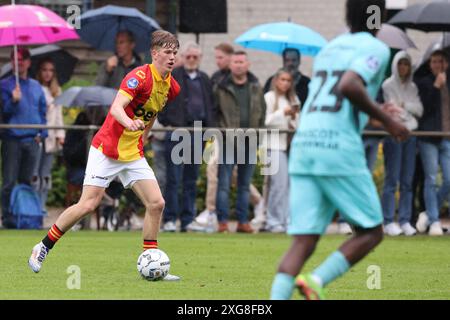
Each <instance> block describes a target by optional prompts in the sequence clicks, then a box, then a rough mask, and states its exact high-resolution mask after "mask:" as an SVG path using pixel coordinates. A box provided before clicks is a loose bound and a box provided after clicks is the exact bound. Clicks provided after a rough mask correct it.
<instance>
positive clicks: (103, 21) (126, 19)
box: [78, 5, 161, 52]
mask: <svg viewBox="0 0 450 320" xmlns="http://www.w3.org/2000/svg"><path fill="white" fill-rule="evenodd" d="M80 24H81V28H80V29H79V30H78V35H79V36H80V38H81V39H82V40H84V41H86V42H87V43H89V44H90V45H91V46H93V47H94V48H96V49H99V50H105V51H115V39H116V34H117V33H118V32H119V31H122V30H128V31H130V32H132V33H133V35H134V38H135V41H136V47H135V51H136V52H145V51H148V50H150V41H151V37H150V35H151V33H152V32H153V31H156V30H158V29H161V27H160V26H159V24H158V23H157V22H156V21H155V20H153V19H152V18H150V17H148V16H146V15H145V14H143V13H142V12H140V11H139V10H137V9H135V8H128V7H120V6H113V5H108V6H104V7H101V8H98V9H95V10H89V11H87V12H85V13H83V14H82V15H81V17H80Z"/></svg>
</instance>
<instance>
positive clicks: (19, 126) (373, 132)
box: [0, 124, 450, 138]
mask: <svg viewBox="0 0 450 320" xmlns="http://www.w3.org/2000/svg"><path fill="white" fill-rule="evenodd" d="M1 129H62V130H86V131H91V132H93V131H96V130H98V129H100V126H94V125H88V126H86V125H64V126H47V125H39V124H0V130H1ZM178 129H182V130H187V131H193V132H194V131H198V130H201V131H203V132H205V131H207V130H215V131H220V132H228V131H235V130H238V129H241V130H248V129H251V130H255V131H257V132H260V131H261V132H262V133H264V132H267V130H276V129H272V128H213V127H202V128H194V127H164V128H154V129H151V131H153V132H170V131H175V130H178ZM278 132H279V133H295V130H278ZM388 135H389V133H387V132H386V131H382V130H364V131H363V136H366V137H385V136H388ZM411 136H415V137H429V138H431V137H433V138H447V137H448V138H450V132H448V131H447V132H441V131H413V132H411Z"/></svg>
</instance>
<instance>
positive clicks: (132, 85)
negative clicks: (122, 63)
mask: <svg viewBox="0 0 450 320" xmlns="http://www.w3.org/2000/svg"><path fill="white" fill-rule="evenodd" d="M138 84H139V81H137V79H136V78H130V79H128V81H127V87H128V88H130V89H136V87H137V86H138Z"/></svg>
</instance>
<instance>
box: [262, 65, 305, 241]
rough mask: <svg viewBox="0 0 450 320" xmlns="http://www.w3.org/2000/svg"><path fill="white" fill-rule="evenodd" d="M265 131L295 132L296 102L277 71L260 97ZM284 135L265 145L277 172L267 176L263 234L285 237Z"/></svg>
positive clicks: (288, 79)
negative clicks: (268, 89) (264, 231)
mask: <svg viewBox="0 0 450 320" xmlns="http://www.w3.org/2000/svg"><path fill="white" fill-rule="evenodd" d="M264 99H265V101H266V105H267V110H266V121H265V124H266V126H267V128H268V129H280V130H288V129H295V128H296V124H297V115H298V112H299V110H300V101H299V99H298V97H297V95H296V93H295V88H294V86H293V78H292V74H291V73H290V72H289V71H288V70H286V69H281V70H279V71H278V72H277V73H276V74H275V75H274V77H273V79H272V86H271V90H270V91H269V92H267V93H266V94H265V95H264ZM288 144H289V141H288V135H287V133H282V134H280V135H279V136H272V137H271V136H270V135H269V137H268V141H267V146H266V147H267V151H268V153H269V158H270V159H271V160H272V161H274V162H277V164H278V165H275V167H277V168H278V170H277V172H274V173H272V174H271V175H269V176H268V197H267V222H266V228H265V229H266V230H267V231H269V232H273V233H285V232H286V229H287V225H288V219H289V174H288V154H287V150H288Z"/></svg>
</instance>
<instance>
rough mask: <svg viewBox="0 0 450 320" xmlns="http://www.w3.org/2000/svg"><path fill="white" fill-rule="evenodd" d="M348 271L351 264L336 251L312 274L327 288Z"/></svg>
mask: <svg viewBox="0 0 450 320" xmlns="http://www.w3.org/2000/svg"><path fill="white" fill-rule="evenodd" d="M348 269H350V264H349V263H348V261H347V259H346V258H345V257H344V255H343V254H342V253H341V252H340V251H335V252H333V254H331V255H330V256H329V257H328V258H327V259H326V260H325V261H324V262H323V263H322V264H321V265H320V266H319V267H317V268H316V269H315V270H314V271H313V272H312V274H313V276H315V277H318V278H319V279H320V280H321V281H322V286H323V287H325V286H326V285H327V284H329V283H330V282H331V281H333V280H334V279H336V278H339V277H340V276H342V275H343V274H344V273H346V272H347V271H348Z"/></svg>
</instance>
